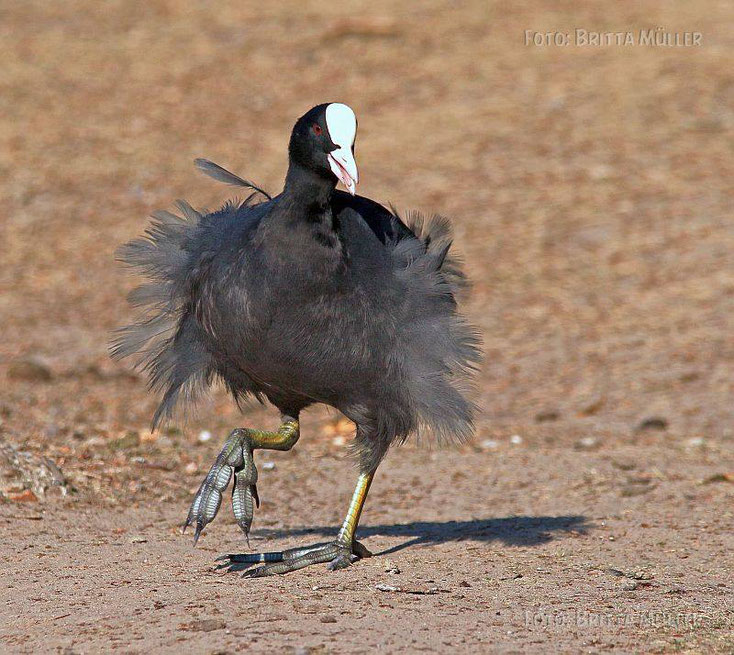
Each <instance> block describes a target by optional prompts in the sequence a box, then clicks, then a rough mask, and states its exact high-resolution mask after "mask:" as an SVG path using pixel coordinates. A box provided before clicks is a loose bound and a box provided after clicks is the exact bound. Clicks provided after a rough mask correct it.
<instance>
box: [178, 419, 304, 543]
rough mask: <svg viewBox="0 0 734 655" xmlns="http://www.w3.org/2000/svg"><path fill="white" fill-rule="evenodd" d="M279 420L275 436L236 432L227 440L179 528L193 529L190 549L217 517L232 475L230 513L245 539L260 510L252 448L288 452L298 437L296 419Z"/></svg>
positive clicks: (256, 431)
mask: <svg viewBox="0 0 734 655" xmlns="http://www.w3.org/2000/svg"><path fill="white" fill-rule="evenodd" d="M282 420H283V424H282V425H281V426H280V428H279V429H278V430H277V432H272V431H265V430H251V429H249V428H237V429H236V430H232V432H231V434H230V435H229V437H227V441H226V442H225V444H224V448H222V451H221V452H220V453H219V455H218V456H217V459H216V461H215V462H214V465H213V466H212V467H211V469H209V473H207V476H206V478H204V481H203V482H202V483H201V486H200V487H199V490H198V491H197V492H196V496H195V497H194V502H193V503H191V509H189V515H188V516H187V517H186V523H184V525H183V528H182V531H185V530H186V528H187V527H189V526H190V525H194V526H195V532H194V545H196V542H197V541H198V540H199V536H200V535H201V531H202V530H203V529H204V527H205V526H206V525H207V523H209V522H211V521H213V520H214V517H215V516H216V515H217V512H218V511H219V506H220V505H221V503H222V492H223V491H224V490H225V489H226V488H227V485H228V484H229V480H230V478H231V477H232V473H234V486H233V487H232V510H233V511H234V515H235V518H236V519H237V524H238V525H239V526H240V528H242V531H243V532H244V533H245V536H247V535H248V534H249V532H250V525H251V524H252V517H253V514H254V511H255V504H257V506H258V507H259V506H260V499H259V498H258V495H257V469H256V468H255V461H254V459H253V451H254V450H255V449H256V448H267V449H270V450H290V449H291V448H293V446H294V445H295V443H296V441H298V438H299V436H300V429H299V426H298V419H295V418H292V417H290V416H283V417H282Z"/></svg>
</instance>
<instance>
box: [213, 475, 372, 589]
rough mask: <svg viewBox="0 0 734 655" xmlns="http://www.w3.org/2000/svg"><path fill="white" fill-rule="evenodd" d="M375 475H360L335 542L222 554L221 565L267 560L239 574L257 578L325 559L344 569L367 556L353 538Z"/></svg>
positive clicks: (233, 567)
mask: <svg viewBox="0 0 734 655" xmlns="http://www.w3.org/2000/svg"><path fill="white" fill-rule="evenodd" d="M374 475H375V471H374V470H371V471H369V472H366V473H361V474H360V476H359V479H358V480H357V486H356V488H355V489H354V494H353V495H352V500H351V502H350V503H349V509H348V510H347V516H346V518H345V519H344V523H342V527H341V529H340V530H339V534H338V535H337V538H336V539H335V540H334V541H331V542H329V543H326V544H321V545H317V546H307V547H305V548H291V549H289V550H284V551H281V552H272V553H251V554H244V555H225V556H223V557H220V558H219V559H220V560H224V564H223V565H222V566H223V567H227V568H229V569H230V570H241V569H242V568H244V566H247V565H248V564H257V563H263V562H266V563H265V564H264V565H263V566H258V567H257V568H254V569H248V570H247V571H245V572H244V573H243V574H242V575H243V576H244V577H248V578H259V577H262V576H265V575H277V574H280V573H289V572H291V571H296V570H298V569H302V568H304V567H306V566H310V565H311V564H322V563H326V562H328V564H329V566H328V568H329V569H331V570H335V569H343V568H345V567H347V566H349V565H350V564H351V563H352V562H354V561H356V560H358V559H361V558H363V557H370V556H371V554H372V553H370V552H369V551H368V550H367V549H366V548H365V547H364V546H363V545H362V544H361V543H359V542H358V541H357V540H356V539H355V538H354V537H355V533H356V530H357V524H358V523H359V517H360V515H361V514H362V508H363V507H364V502H365V499H366V498H367V492H368V491H369V489H370V485H371V484H372V479H373V478H374ZM243 565H244V566H243Z"/></svg>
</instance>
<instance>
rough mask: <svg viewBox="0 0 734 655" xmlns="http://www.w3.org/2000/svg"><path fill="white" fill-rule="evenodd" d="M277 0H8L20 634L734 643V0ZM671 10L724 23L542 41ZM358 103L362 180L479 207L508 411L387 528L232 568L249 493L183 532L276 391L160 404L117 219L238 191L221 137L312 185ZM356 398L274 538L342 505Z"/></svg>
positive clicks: (12, 400)
mask: <svg viewBox="0 0 734 655" xmlns="http://www.w3.org/2000/svg"><path fill="white" fill-rule="evenodd" d="M261 5H262V3H254V2H237V3H187V2H177V1H175V0H171V1H168V2H162V1H157V0H155V1H153V2H146V3H135V2H110V3H105V4H104V5H100V4H99V3H93V2H89V0H74V1H72V2H67V3H42V2H24V3H10V4H8V5H7V6H6V7H3V10H2V16H3V17H2V21H1V22H0V49H1V50H2V56H3V64H2V67H0V89H1V92H0V107H1V109H2V111H0V173H2V183H1V184H0V200H1V201H2V206H3V208H4V211H3V214H2V218H1V219H0V229H1V230H2V231H1V232H0V237H1V238H0V244H1V245H0V254H1V255H2V256H1V258H0V260H1V261H0V288H1V289H2V295H1V296H0V322H1V324H2V339H0V380H2V384H1V385H0V446H2V448H0V473H2V479H1V480H0V482H2V486H1V488H0V525H2V545H1V546H0V558H1V559H2V570H3V584H2V585H0V594H1V595H0V650H2V651H3V652H21V653H37V652H68V653H72V652H73V653H94V652H107V651H110V650H116V651H118V650H119V651H120V652H130V653H133V652H141V653H142V652H151V651H156V652H172V651H178V652H181V651H184V652H197V653H199V652H200V653H215V652H217V653H219V652H235V651H248V652H299V653H306V652H309V653H328V652H332V651H333V652H336V651H346V652H373V651H375V650H381V651H383V652H396V651H401V650H402V651H403V652H413V651H435V652H538V653H547V652H602V651H607V652H609V651H611V652H674V651H675V652H701V653H708V652H722V653H725V652H732V651H733V650H734V636H733V634H734V614H733V610H732V598H733V596H732V594H733V591H734V577H733V576H732V570H733V569H734V555H733V554H732V552H733V549H734V538H733V537H732V528H733V527H734V517H733V511H732V507H733V504H732V499H733V496H734V494H733V490H734V487H733V486H732V482H733V481H734V448H733V447H732V441H733V436H734V428H733V427H732V426H733V425H734V402H733V399H734V383H733V380H732V370H733V365H734V342H733V341H732V338H731V335H732V327H733V326H732V318H731V317H732V312H733V311H734V267H733V266H732V262H733V261H734V260H733V256H732V252H734V229H733V227H732V226H733V224H732V212H731V209H732V201H733V200H734V197H733V194H732V186H731V180H732V179H733V174H734V161H733V158H732V154H731V153H732V134H733V130H732V128H734V112H733V110H732V107H734V76H733V73H732V67H731V57H732V51H733V48H734V36H733V35H732V33H731V30H730V29H728V27H729V25H730V24H731V21H730V15H729V14H730V10H729V7H728V5H727V4H726V3H720V2H688V3H646V4H645V5H639V3H634V2H626V1H624V2H616V3H585V4H584V5H582V6H577V5H576V4H575V3H564V2H559V3H512V4H510V5H505V4H500V3H486V2H466V3H461V4H460V6H454V4H453V3H441V2H425V3H420V4H419V3H394V2H390V3H388V2H381V1H379V0H378V1H377V2H372V3H369V5H368V7H366V6H364V5H362V4H360V3H350V2H343V3H338V4H337V3H326V2H305V3H298V4H295V3H294V4H290V3H277V4H275V3H274V5H273V6H271V7H269V8H263V7H262V6H261ZM643 7H644V8H643ZM657 26H664V27H665V28H667V29H668V30H670V31H680V32H683V31H699V32H701V33H702V34H703V43H702V45H701V46H700V47H692V48H684V47H680V48H675V47H672V48H665V47H660V48H654V47H653V48H651V47H616V46H608V47H586V48H584V47H575V46H569V47H533V46H526V45H525V44H524V30H526V29H530V30H538V31H543V32H544V31H546V30H562V31H569V32H571V33H573V30H574V29H575V28H577V27H578V28H585V29H587V30H601V31H620V30H627V29H630V30H634V31H635V32H637V31H639V29H650V28H655V27H657ZM328 100H342V101H344V102H348V103H349V104H351V105H352V106H353V107H354V108H355V109H356V111H357V114H358V116H359V119H360V133H359V137H358V143H357V158H358V162H359V164H360V177H361V179H362V184H361V185H360V192H361V193H363V194H364V195H367V196H370V197H373V198H375V199H377V200H380V201H382V202H394V203H395V204H396V205H397V206H398V207H399V208H401V209H409V208H413V207H415V208H419V209H422V210H424V211H438V212H441V213H444V214H447V215H449V216H451V217H452V218H453V221H454V224H455V226H456V244H457V248H458V249H459V250H460V251H461V252H462V253H463V255H464V259H465V261H466V263H467V271H468V273H469V275H470V276H471V278H472V279H473V280H474V281H475V288H474V291H473V294H472V296H471V297H470V299H469V300H468V302H467V305H466V312H467V314H468V315H469V316H470V318H471V320H472V321H473V322H474V323H475V324H476V325H478V326H479V328H480V330H481V332H482V335H483V339H484V343H485V350H486V361H485V363H484V365H483V367H482V370H481V372H480V375H479V380H478V382H479V384H478V389H477V400H478V402H479V404H480V406H481V408H482V412H481V415H480V416H479V420H478V430H477V438H476V440H475V441H474V443H473V444H471V445H470V446H467V447H465V448H463V449H461V450H423V449H419V448H418V447H417V446H415V445H408V446H406V447H405V448H403V449H400V450H396V451H394V452H392V453H391V454H390V456H389V457H388V459H387V460H386V461H385V463H384V465H383V466H382V468H381V469H380V471H379V473H378V478H377V480H376V482H375V484H374V486H373V490H372V492H371V494H370V497H369V500H368V505H367V509H366V511H365V513H364V516H363V522H362V528H361V530H360V535H361V538H362V539H363V540H364V542H365V544H366V545H367V546H368V547H369V548H370V549H371V550H372V551H373V552H374V553H375V554H376V555H377V556H376V557H373V558H371V559H368V560H365V561H362V562H359V563H358V564H356V565H355V566H352V567H351V568H349V569H347V570H345V571H340V572H334V573H327V572H326V571H325V570H324V568H323V567H314V568H311V569H307V570H304V571H301V572H297V573H295V574H292V575H289V576H286V577H283V578H278V579H267V580H257V581H245V580H241V579H240V578H239V577H238V576H237V575H236V574H232V573H225V572H223V571H218V570H215V569H214V566H213V560H214V557H215V556H217V555H218V554H221V553H223V552H233V551H234V552H237V551H243V550H246V543H245V542H244V541H243V539H242V537H241V536H240V535H238V532H237V528H236V526H235V524H234V522H233V521H232V519H231V518H230V516H229V508H228V507H224V508H223V511H222V516H221V517H220V518H218V519H217V521H216V522H215V523H214V524H213V525H212V526H210V528H209V529H208V530H207V531H206V534H205V535H204V536H203V537H202V540H201V542H200V546H199V547H198V548H197V549H196V550H193V549H192V548H191V543H190V537H181V536H180V535H179V533H178V531H177V529H178V526H179V525H180V523H181V522H182V520H183V518H184V516H185V513H186V510H187V507H188V503H189V501H190V499H191V494H192V492H193V491H194V490H195V488H196V486H197V485H198V482H199V480H200V479H201V476H202V475H204V473H205V472H206V470H207V469H208V466H209V465H210V463H211V461H212V459H213V457H214V456H215V454H216V452H217V450H218V447H219V444H220V443H221V441H222V440H223V438H224V437H225V436H226V434H227V433H228V431H229V430H230V429H231V428H232V427H235V426H238V425H253V426H270V425H273V424H274V423H275V419H276V416H275V413H274V412H273V411H272V410H271V409H262V408H257V407H255V408H252V409H251V410H248V411H247V413H246V415H245V416H240V415H239V414H238V412H237V411H236V410H235V409H234V407H233V406H232V404H231V402H230V401H229V400H228V399H227V398H226V397H225V396H224V394H223V393H222V392H221V391H220V390H216V391H215V392H214V394H213V395H212V399H211V401H210V402H209V403H208V404H206V405H205V406H204V407H203V408H202V409H201V411H200V412H199V414H198V415H197V416H196V417H195V418H192V419H191V420H189V421H188V422H187V423H183V422H182V423H177V424H175V425H174V426H172V427H171V428H169V429H168V430H165V431H163V432H162V433H160V434H151V433H150V432H149V431H148V430H147V425H148V422H149V420H150V417H151V415H152V412H153V409H154V407H155V405H156V398H155V397H153V396H152V395H150V394H148V393H147V392H146V390H145V384H144V380H143V378H142V377H141V376H140V375H138V374H137V373H135V372H134V371H131V370H130V369H129V368H128V367H127V366H125V365H117V364H114V363H112V362H110V361H109V359H108V357H107V353H106V344H107V339H108V334H109V331H110V330H111V329H112V328H114V327H116V326H118V325H121V324H124V323H125V322H126V321H128V320H129V318H130V316H131V313H130V311H129V310H128V308H127V307H126V305H125V303H124V298H125V294H126V293H127V291H128V290H129V289H130V288H131V287H132V286H133V284H134V281H133V280H131V279H129V278H127V277H125V275H124V274H123V273H122V272H121V271H120V270H119V269H117V268H116V267H115V266H114V265H113V251H114V248H115V247H116V246H117V245H118V244H119V243H120V242H122V241H124V240H126V239H128V238H130V237H132V236H134V235H136V234H138V233H140V232H141V230H142V229H143V228H144V226H145V223H146V216H147V215H148V214H150V213H151V212H152V211H153V210H155V209H159V208H166V207H170V206H171V204H172V201H173V200H174V199H175V198H177V197H186V198H187V199H188V200H189V201H190V202H192V203H193V204H194V205H196V206H201V207H205V206H207V207H215V206H216V205H217V204H219V203H221V202H222V201H223V200H225V199H226V197H227V193H228V190H227V189H226V188H224V187H222V186H221V185H218V184H216V183H213V182H211V181H208V180H206V179H204V178H201V177H200V176H198V175H197V174H196V173H195V171H194V170H193V167H192V165H191V160H192V159H193V158H194V157H197V156H205V157H209V158H211V159H214V160H215V161H219V162H220V163H222V164H225V165H227V166H229V167H231V168H232V169H233V170H235V171H237V172H240V173H241V174H243V175H245V176H247V177H251V178H252V179H254V180H256V181H257V182H259V183H260V184H262V185H263V186H265V187H266V188H268V189H270V190H278V189H279V188H280V184H281V183H282V178H283V174H284V170H285V148H286V143H287V138H288V134H289V130H290V128H291V125H292V123H293V121H294V119H295V118H296V117H297V116H298V115H300V114H301V113H302V112H303V111H304V110H305V109H307V108H308V107H309V106H311V105H313V104H316V103H317V102H322V101H328ZM350 429H351V428H350V426H349V425H348V424H345V422H343V421H340V420H339V417H338V416H337V415H336V414H334V413H330V412H328V411H327V410H325V409H324V408H315V409H313V410H310V411H309V412H308V413H307V416H305V418H304V429H303V434H304V436H303V438H302V439H301V442H299V444H298V446H297V448H296V449H295V450H294V451H293V452H291V453H287V454H280V453H275V454H271V453H269V452H266V453H260V454H259V456H258V461H259V463H260V465H261V468H260V471H261V483H260V485H259V486H260V493H261V496H262V498H263V505H262V507H261V509H260V511H259V512H258V513H257V515H256V518H255V526H254V528H255V529H254V534H253V539H252V546H253V548H257V549H276V548H280V547H282V546H289V545H298V544H302V543H310V542H314V541H318V540H321V539H325V538H327V537H328V536H330V535H332V534H333V532H334V531H335V530H336V529H337V527H338V525H339V523H340V521H341V518H342V515H343V512H344V510H345V507H346V503H347V501H348V498H349V495H350V493H351V488H352V485H353V483H354V477H355V471H354V468H353V466H352V464H351V462H350V461H349V459H348V456H347V455H348V450H347V447H348V443H349V437H350ZM204 430H206V431H209V432H210V433H211V434H212V435H213V436H212V438H211V439H209V440H203V441H202V440H200V434H201V432H202V431H204ZM19 453H20V454H19ZM44 457H46V458H48V461H46V460H43V459H42V458H44ZM266 463H270V464H273V465H274V466H267V467H266V466H263V464H266ZM54 467H58V470H59V471H60V473H59V471H57V470H56V468H54ZM39 471H41V472H43V473H44V475H45V477H43V478H42V479H41V478H39V477H38V475H39ZM34 476H35V477H34ZM53 480H56V481H61V480H63V489H65V490H66V495H63V494H62V488H61V487H58V486H54V485H52V486H51V487H50V488H49V489H48V491H46V492H45V493H44V491H43V489H44V487H48V486H49V484H51V482H52V481H53Z"/></svg>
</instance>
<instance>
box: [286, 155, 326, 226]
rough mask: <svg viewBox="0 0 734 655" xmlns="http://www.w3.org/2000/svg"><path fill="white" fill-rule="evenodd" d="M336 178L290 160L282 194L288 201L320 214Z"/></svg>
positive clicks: (309, 211)
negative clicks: (320, 173)
mask: <svg viewBox="0 0 734 655" xmlns="http://www.w3.org/2000/svg"><path fill="white" fill-rule="evenodd" d="M335 187H336V179H334V178H333V177H332V176H329V177H325V176H323V175H319V174H318V173H317V172H316V171H311V170H308V169H306V168H304V167H303V166H301V165H300V164H297V163H295V162H294V161H293V160H291V162H290V164H289V166H288V173H287V174H286V176H285V186H284V187H283V196H284V197H285V198H286V199H288V200H289V201H290V202H293V203H294V204H297V205H299V206H301V207H305V208H306V209H307V211H308V213H314V214H320V213H323V212H325V211H326V210H327V209H328V207H329V202H330V200H331V194H332V193H333V192H334V188H335Z"/></svg>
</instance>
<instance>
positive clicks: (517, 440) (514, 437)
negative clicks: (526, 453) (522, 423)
mask: <svg viewBox="0 0 734 655" xmlns="http://www.w3.org/2000/svg"><path fill="white" fill-rule="evenodd" d="M510 443H511V444H515V445H516V446H517V445H519V444H521V443H522V437H521V436H520V435H519V434H513V435H512V436H511V437H510Z"/></svg>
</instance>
